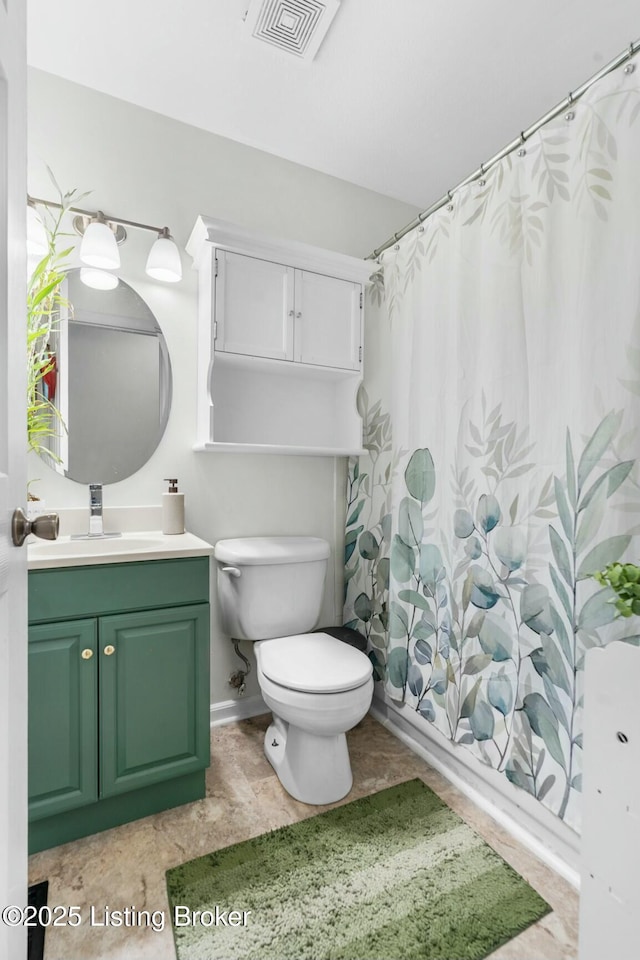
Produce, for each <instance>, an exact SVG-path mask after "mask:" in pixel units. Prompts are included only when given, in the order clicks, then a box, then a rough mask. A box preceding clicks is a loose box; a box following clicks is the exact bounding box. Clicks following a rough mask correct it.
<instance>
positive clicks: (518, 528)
mask: <svg viewBox="0 0 640 960" xmlns="http://www.w3.org/2000/svg"><path fill="white" fill-rule="evenodd" d="M629 66H632V67H633V66H634V64H633V62H632V63H631V64H630V65H629ZM639 80H640V70H638V69H635V70H629V69H627V70H626V71H625V70H624V69H623V68H621V69H618V70H617V71H616V72H615V73H613V74H610V75H609V76H608V77H606V78H604V79H603V80H601V81H599V82H598V83H597V84H596V85H594V86H593V87H592V88H591V89H590V90H589V91H588V92H587V94H586V95H585V96H584V97H583V98H582V99H581V100H580V101H578V102H577V103H576V104H574V105H573V106H572V108H571V109H570V110H568V111H567V113H566V114H565V115H561V116H559V117H558V118H556V119H555V120H553V121H551V122H550V123H549V124H548V125H547V126H545V127H544V128H543V129H541V130H540V131H539V132H538V133H537V134H535V135H534V136H532V137H531V139H530V140H529V141H527V142H526V143H525V144H523V146H522V149H521V150H520V151H517V152H514V153H513V154H511V155H510V156H509V157H507V158H505V159H504V160H503V161H502V162H501V163H499V164H498V165H497V166H495V167H493V168H492V169H491V170H490V171H489V172H488V173H487V174H486V176H485V177H483V178H482V179H480V180H477V181H475V182H474V183H472V184H470V185H469V186H467V187H466V188H464V189H462V190H461V191H459V192H458V193H456V194H455V195H454V197H453V200H452V203H451V204H450V205H449V207H447V208H443V209H441V210H440V211H439V212H438V213H436V214H435V215H433V216H432V217H430V218H429V219H428V220H427V221H426V222H425V224H424V227H423V229H422V230H421V231H418V230H415V231H413V232H412V233H410V234H409V235H407V237H406V238H404V239H403V240H402V241H401V243H400V244H399V245H398V246H397V247H396V249H395V250H390V251H388V252H386V253H385V254H384V256H383V260H382V265H381V267H380V269H379V270H378V272H377V274H376V276H375V278H374V283H373V285H372V286H371V288H370V289H369V293H368V314H367V345H366V354H365V368H366V378H365V389H364V390H362V391H361V394H360V407H361V412H362V414H363V417H364V421H365V433H366V436H365V447H366V449H367V455H366V456H362V457H360V458H359V459H358V460H354V461H352V463H351V468H350V473H349V481H348V510H347V529H346V580H347V586H346V607H345V622H347V623H349V625H351V626H353V627H355V628H356V629H358V630H360V631H361V632H362V633H364V634H366V636H367V637H368V640H369V647H370V657H371V660H372V662H373V664H374V669H375V675H376V678H377V679H379V680H380V681H381V683H382V684H383V685H384V693H385V696H386V697H387V698H388V699H390V700H392V701H395V702H399V703H402V704H403V705H404V706H403V711H407V710H408V711H411V712H412V716H413V717H414V719H415V721H416V722H417V723H419V724H427V725H431V727H435V728H436V729H437V730H438V731H439V732H440V733H441V734H442V735H443V736H444V737H447V738H449V739H450V740H452V741H454V742H455V743H457V744H463V745H464V746H465V747H466V748H467V749H468V750H470V751H472V752H473V753H474V754H475V755H476V757H478V758H479V759H480V760H482V761H483V762H484V763H486V764H489V765H490V766H492V767H493V768H495V769H496V770H497V771H500V772H501V773H502V774H504V776H505V777H507V778H508V780H510V781H511V783H513V784H515V785H516V786H517V787H519V788H521V789H523V790H526V791H527V792H528V793H530V794H532V795H534V796H535V797H536V798H537V799H538V800H539V801H541V802H542V803H543V804H545V805H546V806H547V807H549V808H550V809H551V810H552V811H553V812H554V813H555V814H557V815H558V816H559V817H561V818H563V819H564V820H565V821H566V822H567V823H568V824H569V825H571V826H572V827H573V828H574V829H579V811H580V796H579V795H580V790H581V753H582V745H583V744H582V712H583V690H582V672H583V664H584V655H585V652H586V651H587V650H588V649H589V648H590V647H593V646H596V645H602V644H606V643H608V642H610V641H612V640H615V639H621V638H623V639H625V640H626V641H627V642H632V643H638V642H639V640H640V637H639V636H638V635H639V634H640V622H639V621H638V620H637V618H633V619H632V620H624V619H622V620H621V619H617V618H616V616H615V614H616V611H615V607H614V606H613V605H612V603H611V602H610V600H611V596H612V594H611V593H610V591H609V590H608V589H602V588H601V587H600V586H599V585H598V584H597V583H596V582H595V581H594V580H593V578H592V577H591V574H593V573H594V572H596V571H598V570H600V569H601V568H603V567H604V566H605V565H606V564H607V563H609V562H611V561H614V560H618V559H622V558H624V559H629V560H634V561H637V560H638V554H639V552H640V551H639V538H638V533H639V531H640V526H639V524H640V469H639V466H638V458H639V454H640V448H639V442H638V441H639V432H638V428H639V426H640V83H639Z"/></svg>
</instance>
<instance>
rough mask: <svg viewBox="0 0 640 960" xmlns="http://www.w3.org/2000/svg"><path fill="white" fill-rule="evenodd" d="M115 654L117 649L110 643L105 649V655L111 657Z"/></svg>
mask: <svg viewBox="0 0 640 960" xmlns="http://www.w3.org/2000/svg"><path fill="white" fill-rule="evenodd" d="M115 652H116V648H115V647H112V646H111V644H110V643H108V644H107V645H106V647H105V648H104V655H105V657H110V656H111V654H112V653H115Z"/></svg>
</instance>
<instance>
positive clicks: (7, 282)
mask: <svg viewBox="0 0 640 960" xmlns="http://www.w3.org/2000/svg"><path fill="white" fill-rule="evenodd" d="M25 6H26V5H25V4H24V3H20V2H15V0H10V2H7V0H2V2H0V904H2V905H3V906H5V905H9V904H17V905H24V904H26V900H27V602H26V601H27V552H26V550H19V549H16V548H15V547H13V546H12V544H11V541H10V535H9V529H10V522H11V515H12V513H13V509H14V507H17V506H19V505H21V504H22V505H24V502H25V500H26V426H25V409H26V404H25V395H26V361H25V352H26V346H25V345H26V334H25V289H26V264H25V219H26V211H25V200H26V189H27V185H26V118H25V112H26V80H25V72H26V53H25V43H26V29H25ZM26 943H27V937H26V930H25V929H24V928H21V927H15V928H12V927H8V926H6V925H5V924H0V956H2V957H23V956H26V949H27V948H26Z"/></svg>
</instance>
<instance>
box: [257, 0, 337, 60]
mask: <svg viewBox="0 0 640 960" xmlns="http://www.w3.org/2000/svg"><path fill="white" fill-rule="evenodd" d="M339 6H340V0H252V2H251V4H250V6H249V9H248V11H247V16H246V20H245V23H246V26H247V29H248V30H249V32H250V34H251V36H253V37H255V38H256V39H257V40H263V41H264V42H265V43H270V44H271V46H273V47H277V48H278V49H279V50H285V51H286V52H287V53H292V54H293V55H294V56H296V57H300V58H301V59H303V60H313V58H314V57H315V55H316V53H317V52H318V49H319V47H320V44H321V43H322V41H323V40H324V38H325V36H326V34H327V31H328V29H329V27H330V26H331V21H332V20H333V18H334V17H335V15H336V13H337V12H338V8H339Z"/></svg>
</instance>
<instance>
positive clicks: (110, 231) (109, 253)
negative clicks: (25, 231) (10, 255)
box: [27, 196, 182, 290]
mask: <svg viewBox="0 0 640 960" xmlns="http://www.w3.org/2000/svg"><path fill="white" fill-rule="evenodd" d="M38 203H40V204H42V205H43V206H44V207H56V208H57V209H60V208H61V205H60V204H59V203H55V202H54V201H53V200H42V199H40V198H39V197H29V196H28V197H27V204H28V207H27V217H28V221H27V222H28V226H29V237H31V235H32V234H33V236H34V237H35V236H36V235H37V234H36V232H35V230H36V228H35V220H37V221H38V223H40V221H39V219H38V216H37V210H36V204H38ZM31 210H33V213H30V212H29V211H31ZM69 212H70V213H75V214H77V216H75V217H74V218H73V227H74V230H75V231H76V233H78V234H79V235H80V236H81V237H82V243H81V244H80V260H81V261H82V263H84V264H87V268H84V267H83V268H82V271H81V279H82V282H83V283H86V284H87V286H89V287H94V289H97V290H113V289H114V288H115V287H117V285H118V278H117V277H115V276H113V275H112V274H109V273H108V271H109V270H117V269H118V267H119V266H120V252H119V250H118V247H119V245H120V244H122V243H124V241H125V240H126V239H127V231H126V230H125V226H127V227H135V228H136V229H137V230H151V231H152V232H153V233H155V234H157V239H156V241H155V243H154V244H153V246H152V248H151V250H150V252H149V257H148V259H147V265H146V272H147V274H148V276H150V277H152V278H153V279H154V280H162V281H164V282H165V283H176V282H177V281H178V280H182V263H181V260H180V251H179V249H178V247H177V245H176V242H175V240H174V239H173V237H172V236H171V233H170V231H169V228H168V227H154V226H152V225H151V224H149V223H137V222H136V221H135V220H123V219H122V218H121V217H110V216H106V215H105V214H104V213H103V212H102V211H101V210H98V211H91V210H82V209H80V208H79V207H69ZM32 222H34V226H33V227H32V226H31V224H32ZM40 227H41V228H42V224H41V223H40ZM42 234H43V235H44V238H45V242H46V234H45V233H44V228H42ZM44 252H46V245H45V248H44V250H43V253H44ZM89 268H91V269H89Z"/></svg>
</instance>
